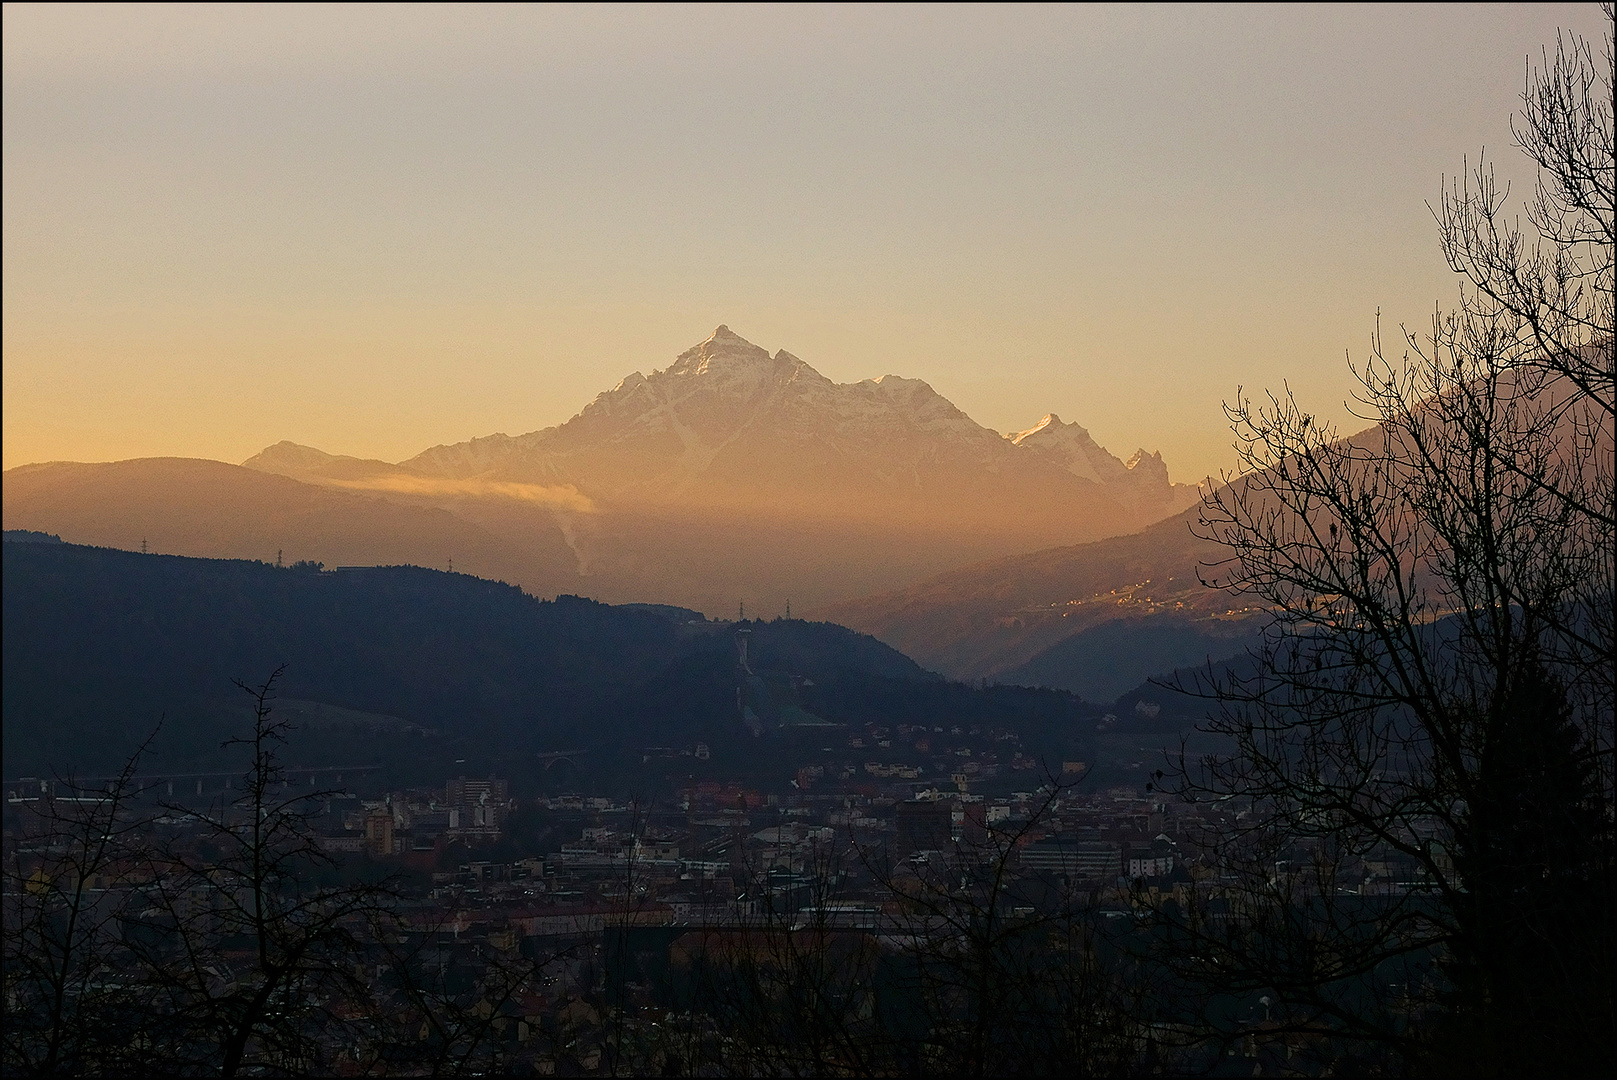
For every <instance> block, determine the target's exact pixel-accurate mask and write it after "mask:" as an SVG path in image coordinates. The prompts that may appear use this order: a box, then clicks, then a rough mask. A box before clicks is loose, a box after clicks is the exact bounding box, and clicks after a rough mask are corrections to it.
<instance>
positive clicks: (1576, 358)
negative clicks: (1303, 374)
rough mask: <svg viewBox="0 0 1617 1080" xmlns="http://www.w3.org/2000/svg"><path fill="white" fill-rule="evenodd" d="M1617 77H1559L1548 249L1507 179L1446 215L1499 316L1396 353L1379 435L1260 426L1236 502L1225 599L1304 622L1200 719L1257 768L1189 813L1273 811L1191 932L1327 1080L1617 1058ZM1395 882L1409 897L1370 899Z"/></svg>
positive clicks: (1193, 946) (1477, 309)
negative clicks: (1440, 1067)
mask: <svg viewBox="0 0 1617 1080" xmlns="http://www.w3.org/2000/svg"><path fill="white" fill-rule="evenodd" d="M1609 14H1610V9H1609V8H1608V16H1609ZM1604 60H1605V62H1604V64H1603V65H1601V64H1598V63H1596V61H1595V59H1594V53H1593V51H1592V48H1591V46H1590V45H1589V43H1588V42H1587V41H1585V40H1583V39H1581V38H1579V37H1576V36H1575V35H1574V36H1569V37H1567V38H1564V39H1563V40H1562V41H1561V42H1560V45H1559V48H1558V50H1557V53H1556V55H1555V57H1554V59H1553V60H1551V59H1549V58H1548V57H1546V59H1545V62H1544V64H1543V66H1542V67H1540V68H1538V69H1536V70H1530V72H1529V77H1528V87H1527V92H1526V93H1525V95H1524V109H1523V112H1522V114H1521V117H1520V119H1519V122H1518V124H1517V127H1516V131H1517V139H1518V143H1519V145H1520V146H1521V147H1522V149H1523V150H1524V151H1525V152H1526V153H1527V155H1528V157H1529V158H1530V159H1531V160H1533V161H1534V162H1535V164H1537V165H1538V166H1539V170H1540V171H1539V176H1540V182H1539V185H1538V190H1537V193H1536V195H1535V198H1534V200H1533V202H1532V204H1531V205H1530V207H1529V210H1528V218H1529V223H1530V226H1531V228H1532V230H1533V237H1534V238H1533V239H1532V240H1531V241H1530V240H1529V238H1528V237H1529V234H1528V233H1527V232H1526V231H1525V230H1523V229H1520V228H1518V227H1517V226H1515V225H1514V224H1510V223H1508V221H1507V219H1506V217H1505V212H1504V199H1503V195H1502V193H1501V192H1500V191H1499V190H1498V189H1497V188H1496V186H1495V185H1494V182H1493V178H1492V174H1491V171H1489V170H1487V169H1479V170H1477V172H1476V173H1475V176H1474V184H1475V187H1474V188H1472V187H1469V186H1464V185H1461V186H1456V187H1453V188H1451V189H1449V190H1447V191H1446V192H1445V194H1444V197H1443V199H1442V201H1441V203H1440V205H1439V207H1438V208H1437V210H1436V216H1437V218H1438V222H1439V226H1440V230H1439V235H1440V241H1441V243H1442V246H1443V250H1444V253H1445V255H1446V257H1447V258H1448V259H1449V261H1450V263H1451V265H1452V266H1453V267H1454V269H1455V270H1456V271H1458V272H1460V273H1462V274H1463V275H1465V277H1466V279H1467V283H1468V284H1467V287H1466V288H1464V289H1463V290H1462V294H1461V299H1460V303H1459V305H1458V306H1457V307H1456V308H1455V309H1454V310H1453V311H1450V312H1447V313H1439V315H1438V316H1437V317H1436V318H1435V319H1434V322H1433V326H1432V328H1431V331H1430V332H1429V333H1428V334H1426V335H1424V336H1417V335H1413V334H1409V335H1406V336H1405V349H1404V351H1403V353H1402V355H1401V356H1394V355H1389V353H1388V352H1387V351H1385V350H1384V349H1383V343H1382V340H1381V337H1380V334H1379V331H1378V333H1377V335H1376V336H1375V337H1374V338H1373V340H1372V348H1371V353H1370V359H1369V360H1368V361H1367V362H1365V363H1364V364H1362V365H1361V366H1359V367H1358V368H1357V369H1356V374H1357V376H1358V379H1359V388H1360V394H1359V398H1358V400H1359V403H1360V405H1361V406H1362V411H1361V412H1360V413H1359V415H1361V417H1362V418H1364V419H1366V420H1369V421H1371V422H1372V423H1373V425H1374V426H1373V427H1372V428H1371V429H1370V430H1369V431H1367V432H1365V433H1363V434H1361V435H1358V436H1355V437H1353V438H1343V437H1341V435H1340V433H1339V432H1337V431H1336V430H1334V429H1332V428H1331V427H1330V426H1329V425H1325V424H1321V423H1320V422H1319V421H1318V419H1317V418H1316V417H1315V416H1314V415H1312V414H1311V413H1309V412H1308V411H1307V410H1306V409H1305V408H1304V407H1303V406H1301V405H1300V404H1299V403H1298V402H1297V401H1296V400H1295V399H1294V398H1293V397H1292V396H1291V395H1290V394H1289V393H1286V394H1283V395H1271V396H1269V397H1268V398H1267V400H1265V401H1263V402H1260V403H1258V404H1254V403H1253V402H1251V401H1250V400H1248V399H1246V398H1241V399H1239V400H1238V401H1237V402H1235V403H1234V404H1233V405H1231V406H1229V407H1228V412H1229V415H1230V418H1231V421H1232V423H1233V425H1234V428H1235V430H1236V433H1237V437H1238V440H1239V441H1238V444H1237V450H1238V452H1239V454H1240V457H1241V463H1242V470H1241V474H1240V475H1239V476H1237V477H1236V478H1234V479H1233V480H1232V481H1231V482H1230V483H1228V484H1227V485H1226V486H1224V487H1222V488H1220V489H1218V490H1216V491H1214V492H1212V493H1211V494H1210V495H1209V497H1208V498H1207V500H1206V502H1205V504H1204V512H1203V515H1202V519H1201V534H1202V535H1204V536H1206V537H1208V538H1210V539H1212V540H1214V541H1217V542H1218V543H1219V544H1221V545H1223V546H1224V548H1225V551H1226V552H1227V555H1226V557H1225V559H1224V560H1223V561H1221V562H1218V563H1216V564H1213V565H1210V566H1208V567H1207V568H1206V573H1205V575H1204V580H1205V581H1206V582H1207V583H1208V584H1210V585H1216V586H1218V587H1220V588H1226V589H1230V590H1233V591H1236V592H1239V593H1243V594H1247V595H1249V596H1252V597H1254V598H1256V600H1257V601H1258V602H1260V603H1261V604H1262V605H1264V606H1265V607H1266V608H1267V609H1268V610H1269V611H1270V612H1272V614H1273V623H1272V625H1271V627H1270V629H1269V632H1268V635H1267V637H1266V639H1265V642H1264V644H1263V646H1262V647H1260V648H1259V649H1257V650H1255V651H1254V653H1253V656H1252V657H1251V662H1250V663H1249V664H1248V665H1247V666H1245V667H1237V668H1234V669H1230V670H1226V671H1222V672H1217V671H1209V672H1208V673H1207V675H1206V677H1204V678H1203V679H1202V680H1201V681H1200V682H1199V683H1197V684H1196V685H1195V686H1187V687H1186V688H1187V689H1191V690H1193V691H1195V692H1200V693H1203V694H1207V695H1209V696H1211V697H1213V698H1214V699H1216V701H1217V705H1218V709H1217V711H1216V713H1215V714H1214V716H1213V717H1212V719H1211V721H1210V727H1211V729H1212V730H1214V731H1216V732H1220V733H1222V734H1225V735H1228V736H1230V737H1231V738H1232V739H1233V741H1234V744H1235V747H1236V752H1235V753H1233V754H1231V755H1228V756H1224V757H1218V758H1210V759H1207V760H1205V761H1202V762H1200V763H1191V762H1186V763H1184V764H1183V771H1182V772H1181V774H1180V782H1181V786H1182V789H1183V791H1184V792H1185V793H1186V794H1187V795H1189V796H1191V797H1200V798H1237V799H1240V800H1243V801H1245V802H1246V803H1248V804H1249V806H1250V812H1249V813H1248V814H1247V815H1246V817H1245V819H1244V821H1245V825H1244V827H1242V828H1240V829H1237V830H1235V831H1234V832H1233V833H1232V834H1229V835H1225V836H1221V837H1211V838H1208V843H1209V844H1210V845H1211V846H1212V847H1213V848H1214V849H1215V850H1216V851H1217V853H1218V857H1219V858H1220V860H1221V866H1222V869H1223V871H1224V882H1223V884H1222V885H1221V886H1220V887H1219V889H1218V891H1217V893H1216V895H1215V894H1212V893H1209V894H1204V897H1203V899H1206V900H1209V901H1211V900H1213V899H1216V900H1217V901H1218V903H1219V904H1220V905H1222V908H1221V910H1220V912H1219V913H1218V914H1219V917H1218V918H1217V919H1214V918H1211V917H1202V916H1208V915H1210V912H1207V911H1203V912H1202V913H1201V916H1198V915H1197V913H1194V912H1193V913H1190V916H1189V917H1184V918H1179V919H1176V920H1173V921H1172V929H1173V931H1174V933H1175V934H1176V935H1177V939H1176V940H1177V941H1178V945H1177V947H1176V948H1175V949H1174V950H1173V951H1172V952H1170V953H1169V954H1168V955H1169V959H1170V964H1171V966H1173V967H1175V968H1176V969H1177V970H1178V971H1179V972H1180V974H1182V975H1184V976H1186V977H1189V978H1199V979H1201V980H1203V981H1216V982H1220V983H1222V984H1223V985H1224V986H1226V987H1231V988H1237V989H1239V988H1245V989H1248V990H1252V991H1257V990H1268V991H1269V992H1270V993H1272V994H1273V995H1274V996H1275V997H1276V998H1278V1000H1279V1003H1280V1006H1281V1008H1280V1012H1281V1020H1280V1022H1279V1024H1278V1025H1276V1024H1275V1022H1274V1021H1273V1020H1272V1019H1271V1021H1270V1027H1269V1029H1268V1030H1269V1031H1270V1032H1274V1031H1276V1030H1278V1029H1280V1028H1284V1029H1285V1030H1287V1031H1289V1032H1291V1033H1294V1034H1297V1035H1300V1036H1302V1037H1304V1038H1305V1039H1306V1040H1308V1045H1309V1046H1311V1047H1312V1048H1314V1050H1315V1051H1317V1052H1318V1053H1319V1054H1321V1055H1322V1056H1323V1057H1324V1058H1325V1059H1326V1060H1329V1059H1331V1058H1332V1057H1333V1055H1334V1056H1336V1057H1342V1056H1348V1055H1352V1056H1356V1057H1357V1058H1358V1059H1359V1060H1361V1061H1362V1060H1365V1059H1364V1057H1363V1055H1364V1054H1366V1053H1380V1054H1384V1055H1386V1057H1385V1060H1386V1062H1387V1063H1388V1067H1393V1066H1394V1065H1396V1064H1397V1063H1398V1062H1399V1061H1408V1060H1410V1059H1412V1058H1423V1059H1424V1060H1425V1061H1426V1062H1427V1063H1428V1064H1429V1065H1433V1064H1441V1063H1443V1062H1463V1064H1461V1065H1458V1066H1456V1068H1457V1070H1458V1071H1467V1070H1470V1071H1489V1070H1498V1071H1502V1072H1507V1073H1508V1072H1513V1071H1520V1070H1523V1069H1528V1070H1542V1069H1544V1068H1547V1067H1551V1066H1553V1067H1554V1068H1555V1069H1556V1070H1558V1071H1565V1072H1584V1071H1598V1070H1599V1069H1600V1068H1603V1067H1605V1066H1609V1063H1610V1061H1611V1060H1612V1056H1613V1052H1614V1048H1613V1043H1612V1032H1613V1030H1614V1028H1617V998H1614V994H1613V989H1612V982H1611V979H1610V972H1611V970H1613V965H1614V963H1617V954H1614V951H1613V948H1614V934H1613V925H1612V916H1611V912H1610V908H1609V901H1608V900H1607V899H1606V898H1609V896H1610V890H1611V886H1612V884H1613V843H1612V836H1613V834H1612V830H1613V770H1612V753H1613V745H1614V741H1613V680H1614V679H1617V653H1614V650H1613V641H1614V638H1613V633H1612V630H1613V621H1614V620H1613V609H1614V597H1617V561H1614V560H1617V550H1614V548H1617V541H1614V537H1617V528H1614V522H1617V516H1614V498H1617V473H1614V469H1613V458H1612V454H1613V447H1614V445H1617V439H1614V427H1613V425H1614V423H1617V404H1614V390H1617V368H1614V365H1617V360H1614V359H1613V325H1612V256H1613V244H1614V237H1613V232H1612V229H1613V176H1612V170H1613V158H1612V108H1611V89H1612V85H1613V81H1612V46H1611V41H1610V39H1609V38H1608V40H1607V42H1606V53H1605V57H1604ZM1389 865H1391V866H1397V867H1400V868H1401V872H1402V874H1403V876H1404V878H1405V880H1404V881H1403V882H1402V883H1401V884H1397V885H1392V886H1382V885H1379V884H1378V883H1375V882H1374V881H1373V880H1372V879H1371V877H1370V876H1369V875H1371V874H1373V873H1374V872H1375V868H1377V867H1379V868H1381V871H1382V876H1383V877H1384V878H1385V876H1386V875H1387V870H1386V868H1387V867H1388V866H1389ZM1394 876H1396V874H1395V875H1394ZM1367 882H1368V883H1369V884H1367ZM1203 906H1204V907H1205V905H1203Z"/></svg>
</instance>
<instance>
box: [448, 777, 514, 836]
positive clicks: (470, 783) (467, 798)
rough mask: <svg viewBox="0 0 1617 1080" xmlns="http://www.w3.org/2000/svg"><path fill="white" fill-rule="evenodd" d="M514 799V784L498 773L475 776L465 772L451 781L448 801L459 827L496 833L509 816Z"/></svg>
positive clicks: (463, 830) (472, 830) (453, 818)
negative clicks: (511, 801) (508, 810)
mask: <svg viewBox="0 0 1617 1080" xmlns="http://www.w3.org/2000/svg"><path fill="white" fill-rule="evenodd" d="M510 799H511V789H510V784H509V783H508V782H506V781H504V780H501V779H499V778H498V777H493V776H491V777H489V778H488V779H486V780H471V779H467V778H466V777H464V776H462V777H458V778H457V779H454V780H451V781H449V787H448V790H447V791H446V792H445V799H444V801H445V802H447V803H448V804H449V809H450V810H451V811H452V812H453V817H452V818H451V821H452V822H453V823H454V827H456V828H458V829H459V831H461V832H486V833H495V832H498V831H499V829H500V825H501V824H502V823H503V822H504V820H505V812H506V807H507V805H508V804H509V802H510Z"/></svg>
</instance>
